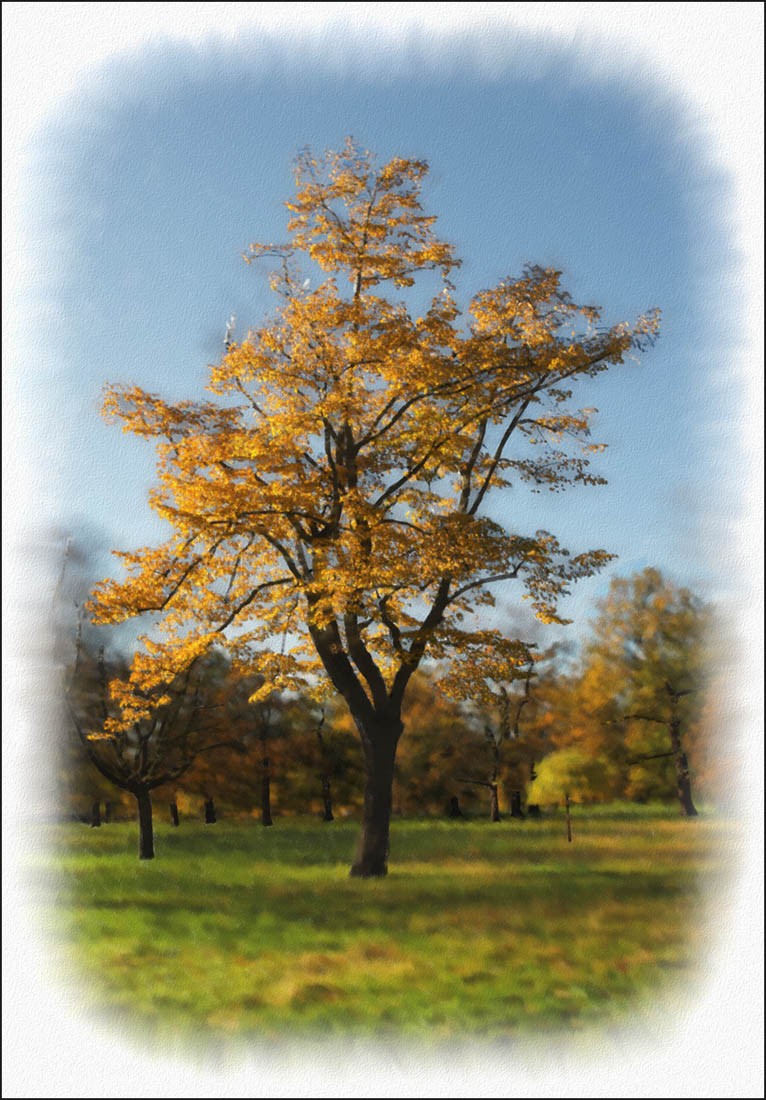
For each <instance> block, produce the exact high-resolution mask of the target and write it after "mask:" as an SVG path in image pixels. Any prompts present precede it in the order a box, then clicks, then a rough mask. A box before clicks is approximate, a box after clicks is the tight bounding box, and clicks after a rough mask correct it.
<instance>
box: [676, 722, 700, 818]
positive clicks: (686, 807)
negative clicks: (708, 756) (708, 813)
mask: <svg viewBox="0 0 766 1100" xmlns="http://www.w3.org/2000/svg"><path fill="white" fill-rule="evenodd" d="M670 742H671V744H672V746H673V759H674V761H675V765H676V789H677V790H678V801H679V802H680V803H681V813H682V814H683V816H684V817H697V810H696V808H695V805H694V803H693V802H692V785H691V780H690V778H689V761H688V760H687V759H686V753H685V752H684V751H683V749H682V748H681V723H680V721H679V719H678V718H674V719H673V720H672V721H671V723H670Z"/></svg>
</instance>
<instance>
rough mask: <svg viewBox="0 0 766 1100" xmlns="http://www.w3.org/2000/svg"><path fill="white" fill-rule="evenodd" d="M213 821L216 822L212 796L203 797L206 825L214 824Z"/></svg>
mask: <svg viewBox="0 0 766 1100" xmlns="http://www.w3.org/2000/svg"><path fill="white" fill-rule="evenodd" d="M215 823H216V816H215V803H214V802H213V800H212V798H206V799H205V824H206V825H215Z"/></svg>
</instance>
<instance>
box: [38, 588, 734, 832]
mask: <svg viewBox="0 0 766 1100" xmlns="http://www.w3.org/2000/svg"><path fill="white" fill-rule="evenodd" d="M598 611H599V614H598V616H597V618H596V619H595V620H594V621H593V622H592V624H591V630H590V634H589V635H588V637H587V638H586V640H585V642H584V644H583V645H582V647H581V649H580V651H579V653H578V654H577V655H576V656H572V655H571V654H570V653H568V652H567V651H566V650H565V649H562V648H561V647H556V646H554V647H552V648H550V649H549V650H547V651H545V652H540V653H538V652H536V651H531V652H532V653H533V659H532V660H531V661H530V664H529V667H528V670H527V675H526V676H525V677H521V678H519V677H517V678H515V679H513V681H512V682H511V683H510V684H509V685H502V684H498V683H497V682H493V683H491V684H489V685H488V687H489V688H491V690H489V691H487V692H486V693H484V694H483V695H482V698H481V700H480V701H477V702H476V703H475V704H472V703H470V702H468V703H466V702H461V701H458V700H454V699H452V698H450V695H449V692H448V691H447V690H445V687H446V686H447V681H448V678H449V676H450V674H451V671H450V669H449V668H445V669H441V668H439V667H438V666H436V665H435V666H430V667H423V668H422V669H421V670H420V671H419V672H418V674H417V676H416V677H415V678H414V680H413V686H412V690H411V692H410V695H409V697H408V700H407V705H406V721H407V729H408V736H407V738H405V739H404V740H403V742H402V745H401V747H400V751H399V753H398V756H397V763H396V769H395V775H394V790H393V812H394V814H395V815H402V816H435V815H444V814H445V813H448V812H450V807H452V811H453V812H454V811H455V810H459V811H460V812H461V813H464V814H469V815H480V814H487V813H491V814H492V815H493V816H494V817H495V819H497V817H498V816H500V817H502V816H505V815H506V814H512V815H513V816H519V814H520V813H521V814H523V813H524V811H525V809H526V807H527V805H528V804H529V803H530V802H531V803H533V804H542V806H543V807H545V806H546V805H549V804H553V803H558V802H560V801H562V800H563V799H564V796H565V794H567V795H570V796H571V798H572V799H573V800H576V801H585V802H598V801H611V800H613V799H627V800H633V801H636V802H646V801H649V800H663V801H671V800H674V799H680V808H681V810H682V812H684V813H689V805H688V804H685V803H684V797H688V799H689V801H690V802H691V797H692V796H691V784H692V783H693V784H694V787H695V790H702V791H703V793H704V794H709V793H711V791H712V790H713V788H714V784H715V776H716V767H715V760H714V759H711V754H710V752H709V746H710V740H711V734H712V726H713V722H714V714H713V706H712V701H711V700H710V699H709V698H708V697H707V696H706V693H705V691H704V678H705V667H706V664H705V655H706V651H707V649H708V648H709V643H708V634H709V628H710V610H709V608H707V607H705V606H704V605H703V604H702V602H701V601H700V600H699V599H697V598H696V597H695V596H694V595H693V594H692V593H691V592H690V591H689V590H688V589H685V588H678V587H676V586H674V585H673V584H671V583H670V582H669V581H666V580H665V579H664V578H663V577H662V575H661V574H660V573H659V572H658V571H657V570H655V569H646V570H644V571H643V572H642V573H638V574H635V575H634V576H633V577H630V578H619V577H618V578H615V579H614V580H613V581H612V584H611V587H610V590H609V593H608V595H607V597H606V598H605V599H604V600H602V601H601V602H600V604H599V606H598ZM102 633H103V632H102ZM72 641H73V644H72V646H71V652H70V659H69V662H68V665H67V667H66V668H65V682H66V685H67V686H66V699H67V709H68V712H69V722H68V724H67V731H68V732H67V735H66V737H65V740H64V743H63V744H62V745H61V746H60V747H59V760H58V771H59V775H60V778H61V785H62V795H63V808H64V813H65V814H66V815H68V816H71V815H73V816H76V817H79V818H81V819H83V820H87V821H90V822H93V823H100V821H103V820H104V818H107V819H108V818H115V819H116V818H120V817H131V816H135V814H136V798H137V795H136V791H135V788H136V784H138V785H139V786H140V785H141V783H142V782H143V783H144V785H146V784H150V785H151V788H152V799H153V801H154V807H155V817H156V816H157V815H160V816H164V817H168V816H169V815H170V814H171V813H173V815H174V817H175V815H176V814H180V817H181V819H183V817H184V816H194V817H201V816H202V814H203V810H204V808H205V807H206V806H207V807H208V815H209V813H210V810H209V806H210V803H212V804H213V806H214V807H216V808H217V812H219V813H221V812H223V813H224V814H226V815H252V816H253V818H254V819H255V820H259V821H261V822H262V823H263V824H264V825H270V824H272V823H273V821H274V819H275V818H278V817H279V816H282V815H293V814H314V815H316V816H318V817H320V816H321V817H324V818H325V820H327V821H330V820H332V819H333V817H334V816H346V815H358V814H359V813H360V812H361V810H362V806H363V798H364V761H363V759H362V754H361V750H360V747H359V741H358V738H357V737H356V735H355V730H354V727H353V722H352V719H351V717H350V715H349V713H348V710H347V708H346V707H345V705H344V704H343V701H342V700H341V699H339V698H337V697H328V698H327V700H326V701H325V702H324V703H319V702H317V700H316V697H315V695H311V694H309V693H303V692H301V691H295V692H292V693H284V692H273V693H271V694H270V695H267V696H266V697H265V698H261V700H260V701H258V702H255V703H252V702H249V699H250V697H251V696H252V695H253V694H254V693H255V692H256V691H257V690H258V689H259V688H260V687H261V686H262V682H261V680H260V679H259V678H258V677H257V676H254V675H253V674H252V673H248V672H247V670H243V669H241V668H239V667H238V666H237V665H236V662H234V661H232V660H231V659H229V658H228V657H227V656H226V655H225V654H224V653H223V651H215V650H214V651H212V652H210V653H207V654H206V655H204V656H203V657H202V658H201V659H200V661H199V662H197V664H196V666H194V667H193V668H192V671H191V672H190V673H187V675H186V678H185V682H183V683H177V684H175V686H174V687H173V688H172V689H171V692H170V694H169V695H168V697H167V698H166V699H165V700H164V701H163V699H162V698H161V697H160V696H156V697H155V698H153V699H149V700H147V703H148V707H147V713H146V714H145V715H144V716H139V717H137V720H136V723H135V731H134V733H133V735H132V736H131V735H130V734H127V735H126V733H125V732H124V731H121V732H120V734H119V737H120V738H121V739H122V746H123V748H122V762H120V749H119V741H118V740H116V739H115V738H114V737H113V736H109V716H110V713H113V711H114V702H113V701H112V700H111V698H110V692H109V683H110V682H112V681H117V682H119V680H120V677H124V676H126V675H127V674H128V668H129V662H130V659H131V655H130V654H126V653H121V652H119V651H115V652H112V654H111V655H110V656H106V655H105V653H104V647H103V644H102V642H101V641H100V640H99V638H98V637H97V636H95V635H93V634H92V635H88V636H86V637H85V638H83V636H82V630H81V628H78V630H77V636H76V638H75V639H73V640H72ZM163 723H164V724H163ZM142 738H143V739H144V740H145V742H146V746H145V748H142V743H143V742H142ZM674 738H676V739H677V740H678V741H679V742H680V744H678V745H674ZM142 752H143V754H144V755H143V757H142V756H141V754H142ZM679 753H680V755H681V756H682V757H683V760H681V761H680V762H679ZM142 759H143V769H144V770H143V772H142V771H141V767H142V765H141V760H142ZM679 767H680V768H681V769H682V770H683V768H684V767H685V768H686V782H687V788H688V789H687V790H686V792H684V791H683V790H681V791H680V792H679V782H682V781H683V776H681V779H679ZM123 780H124V782H122V781H123ZM691 806H692V808H693V802H691ZM96 807H97V808H98V813H97V812H96ZM139 808H140V807H139ZM173 808H174V809H173ZM214 812H215V811H214ZM175 819H176V820H177V817H176V818H175Z"/></svg>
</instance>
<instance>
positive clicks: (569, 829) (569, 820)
mask: <svg viewBox="0 0 766 1100" xmlns="http://www.w3.org/2000/svg"><path fill="white" fill-rule="evenodd" d="M564 799H565V801H566V806H567V840H568V841H569V843H570V844H571V843H572V818H571V817H570V815H569V795H568V794H567V795H564Z"/></svg>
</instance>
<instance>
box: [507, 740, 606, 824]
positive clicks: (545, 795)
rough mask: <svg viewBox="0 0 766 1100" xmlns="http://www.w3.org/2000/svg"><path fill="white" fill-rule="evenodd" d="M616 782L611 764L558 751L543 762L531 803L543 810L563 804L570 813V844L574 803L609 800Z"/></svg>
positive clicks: (572, 751)
mask: <svg viewBox="0 0 766 1100" xmlns="http://www.w3.org/2000/svg"><path fill="white" fill-rule="evenodd" d="M613 782H614V776H613V774H612V769H611V767H610V765H609V763H608V761H605V760H603V759H598V758H596V759H594V758H593V757H590V756H587V755H586V754H585V753H584V752H583V751H582V750H581V749H577V748H568V749H557V750H556V752H553V753H551V754H550V756H546V758H545V759H544V760H542V761H541V762H540V765H539V767H538V769H537V777H536V779H535V780H534V781H533V782H532V783H531V785H530V788H529V792H528V797H529V800H530V802H533V803H537V804H539V805H543V806H544V805H553V804H562V803H563V804H564V806H565V807H566V812H567V833H568V836H569V839H570V840H571V839H572V830H571V822H570V816H569V808H570V805H571V803H573V802H582V803H589V802H601V801H603V800H604V799H605V798H608V797H610V795H611V789H612V785H613Z"/></svg>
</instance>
